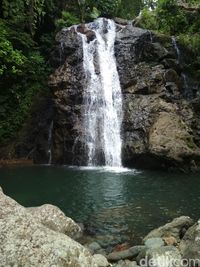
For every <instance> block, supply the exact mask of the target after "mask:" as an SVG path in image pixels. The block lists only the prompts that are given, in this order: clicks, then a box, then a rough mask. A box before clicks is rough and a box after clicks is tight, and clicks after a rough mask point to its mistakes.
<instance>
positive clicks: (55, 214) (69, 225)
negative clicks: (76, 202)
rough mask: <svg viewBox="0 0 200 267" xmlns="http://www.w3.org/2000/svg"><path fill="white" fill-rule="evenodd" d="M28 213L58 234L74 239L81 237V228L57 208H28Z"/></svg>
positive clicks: (48, 206) (49, 206)
mask: <svg viewBox="0 0 200 267" xmlns="http://www.w3.org/2000/svg"><path fill="white" fill-rule="evenodd" d="M27 211H28V212H30V214H31V215H32V216H33V217H34V218H35V220H38V221H39V222H41V223H42V224H43V225H44V226H46V227H48V228H50V229H52V230H54V231H56V232H59V233H63V234H66V235H68V236H69V237H71V238H73V239H76V238H78V237H79V236H80V235H81V228H80V226H79V225H78V224H77V223H75V222H74V221H73V220H72V219H71V218H69V217H66V216H65V214H64V213H63V212H62V211H61V210H60V209H59V208H58V207H56V206H53V205H50V204H45V205H42V206H40V207H33V208H27Z"/></svg>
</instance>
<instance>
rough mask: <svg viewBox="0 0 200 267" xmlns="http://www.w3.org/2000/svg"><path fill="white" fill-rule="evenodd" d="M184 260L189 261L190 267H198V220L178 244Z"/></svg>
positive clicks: (199, 242)
mask: <svg viewBox="0 0 200 267" xmlns="http://www.w3.org/2000/svg"><path fill="white" fill-rule="evenodd" d="M180 250H181V253H182V255H183V258H184V259H187V260H190V261H191V266H192V267H193V266H200V220H199V221H198V222H197V223H196V224H195V225H193V226H192V227H190V228H189V229H188V231H187V232H186V234H185V235H184V237H183V239H182V240H181V243H180Z"/></svg>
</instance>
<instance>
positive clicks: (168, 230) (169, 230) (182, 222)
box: [144, 216, 194, 242]
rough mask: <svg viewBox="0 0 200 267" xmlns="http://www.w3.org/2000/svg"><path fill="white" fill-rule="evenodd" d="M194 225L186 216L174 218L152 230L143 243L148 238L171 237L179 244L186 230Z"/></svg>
mask: <svg viewBox="0 0 200 267" xmlns="http://www.w3.org/2000/svg"><path fill="white" fill-rule="evenodd" d="M193 224H194V221H193V220H192V219H191V218H190V217H188V216H181V217H178V218H175V219H174V220H172V221H171V222H169V223H167V224H165V225H163V226H161V227H159V228H157V229H154V230H152V231H151V232H150V233H149V234H148V235H147V236H145V238H144V242H145V241H146V240H147V239H149V238H154V237H161V238H164V237H169V236H173V237H174V238H176V240H177V241H178V242H179V241H180V239H181V238H182V237H183V235H184V234H185V232H186V230H187V229H188V228H189V227H191V226H192V225H193Z"/></svg>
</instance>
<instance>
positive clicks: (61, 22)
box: [55, 11, 80, 29]
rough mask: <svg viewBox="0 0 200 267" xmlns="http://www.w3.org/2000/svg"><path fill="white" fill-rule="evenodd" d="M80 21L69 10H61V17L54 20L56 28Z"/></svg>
mask: <svg viewBox="0 0 200 267" xmlns="http://www.w3.org/2000/svg"><path fill="white" fill-rule="evenodd" d="M78 23H80V20H79V19H78V18H77V17H76V16H75V15H73V14H72V13H70V12H67V11H62V17H61V18H60V19H58V20H56V22H55V24H56V27H57V29H61V28H64V27H68V26H71V25H75V24H78Z"/></svg>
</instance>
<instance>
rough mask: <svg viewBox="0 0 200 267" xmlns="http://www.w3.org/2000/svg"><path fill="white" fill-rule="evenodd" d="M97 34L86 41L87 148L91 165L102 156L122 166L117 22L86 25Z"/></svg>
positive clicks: (112, 163)
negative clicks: (116, 38)
mask: <svg viewBox="0 0 200 267" xmlns="http://www.w3.org/2000/svg"><path fill="white" fill-rule="evenodd" d="M87 27H88V29H90V30H92V31H93V32H94V33H95V35H96V38H95V39H94V40H93V41H90V42H88V40H87V37H86V35H84V34H81V33H79V34H80V35H81V37H82V41H83V67H84V72H85V82H86V89H85V94H84V99H85V103H84V104H85V110H84V128H85V132H86V135H85V138H86V140H85V141H86V145H87V148H88V165H89V166H94V165H99V164H101V163H100V161H101V160H100V158H101V157H103V158H104V160H103V161H105V165H106V166H115V167H120V166H121V137H120V129H121V122H122V96H121V87H120V82H119V76H118V72H117V67H116V61H115V56H114V43H115V35H116V30H115V23H114V22H113V21H112V20H108V19H103V18H100V19H97V20H96V21H95V22H93V23H90V24H88V25H87Z"/></svg>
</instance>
